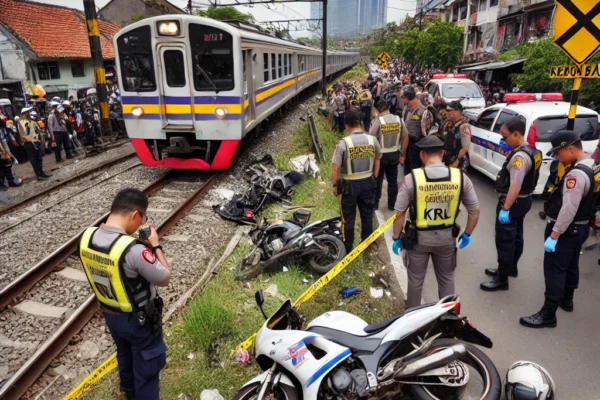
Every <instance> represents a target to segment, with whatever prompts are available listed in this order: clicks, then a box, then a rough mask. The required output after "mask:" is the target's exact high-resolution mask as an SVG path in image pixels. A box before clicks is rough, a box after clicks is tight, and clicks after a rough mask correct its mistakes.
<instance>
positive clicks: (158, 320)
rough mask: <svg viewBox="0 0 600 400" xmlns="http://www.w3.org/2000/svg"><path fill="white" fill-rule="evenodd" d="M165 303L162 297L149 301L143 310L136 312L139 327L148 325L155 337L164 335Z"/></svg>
mask: <svg viewBox="0 0 600 400" xmlns="http://www.w3.org/2000/svg"><path fill="white" fill-rule="evenodd" d="M163 307H164V302H163V299H162V298H161V297H160V296H156V297H155V298H154V299H152V300H148V301H147V302H146V304H145V305H144V307H143V309H140V310H139V311H137V312H136V317H137V321H138V325H139V326H145V325H146V324H148V327H149V328H150V331H151V332H152V333H153V334H154V336H160V335H161V333H162V313H163Z"/></svg>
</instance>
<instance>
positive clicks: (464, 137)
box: [460, 122, 471, 149]
mask: <svg viewBox="0 0 600 400" xmlns="http://www.w3.org/2000/svg"><path fill="white" fill-rule="evenodd" d="M469 146H471V125H470V124H469V123H468V122H466V123H464V124H462V125H461V126H460V147H461V148H462V149H464V148H465V147H469Z"/></svg>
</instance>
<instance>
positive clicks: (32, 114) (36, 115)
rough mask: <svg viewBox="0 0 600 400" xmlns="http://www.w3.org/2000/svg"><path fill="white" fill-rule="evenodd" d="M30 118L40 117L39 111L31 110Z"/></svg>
mask: <svg viewBox="0 0 600 400" xmlns="http://www.w3.org/2000/svg"><path fill="white" fill-rule="evenodd" d="M29 118H31V119H34V120H35V119H37V118H38V113H37V112H35V111H32V112H30V113H29Z"/></svg>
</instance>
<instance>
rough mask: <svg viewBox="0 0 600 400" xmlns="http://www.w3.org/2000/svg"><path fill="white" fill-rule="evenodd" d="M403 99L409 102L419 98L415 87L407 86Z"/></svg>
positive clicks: (403, 92)
mask: <svg viewBox="0 0 600 400" xmlns="http://www.w3.org/2000/svg"><path fill="white" fill-rule="evenodd" d="M402 97H405V98H406V99H407V100H413V99H414V98H415V97H417V92H416V91H415V88H414V87H412V86H410V85H405V86H404V88H402Z"/></svg>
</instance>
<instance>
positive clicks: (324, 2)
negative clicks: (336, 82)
mask: <svg viewBox="0 0 600 400" xmlns="http://www.w3.org/2000/svg"><path fill="white" fill-rule="evenodd" d="M321 79H322V82H321V85H322V86H323V95H327V0H323V77H322V78H321Z"/></svg>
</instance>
